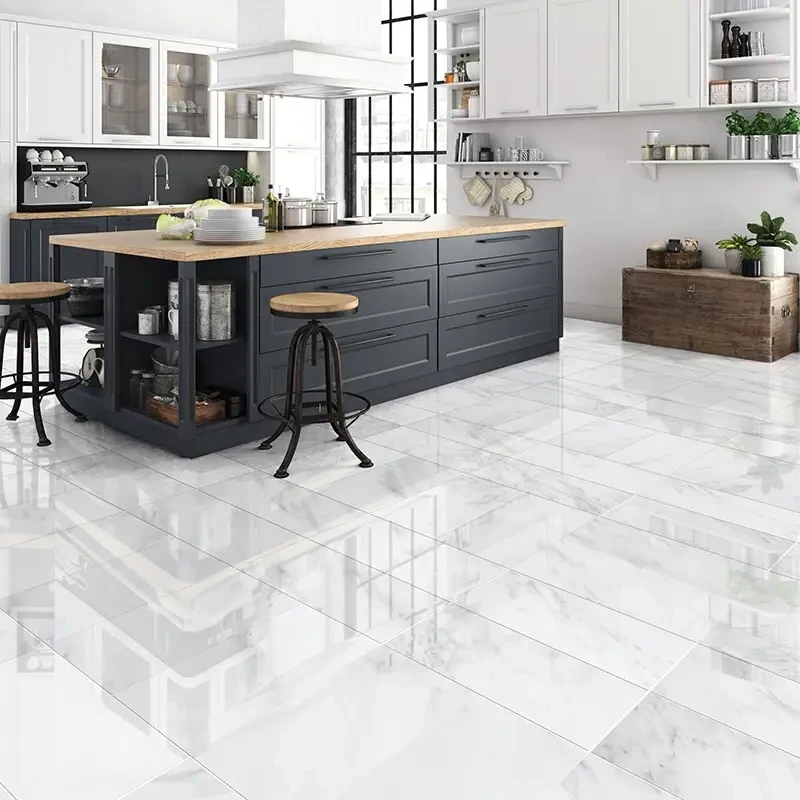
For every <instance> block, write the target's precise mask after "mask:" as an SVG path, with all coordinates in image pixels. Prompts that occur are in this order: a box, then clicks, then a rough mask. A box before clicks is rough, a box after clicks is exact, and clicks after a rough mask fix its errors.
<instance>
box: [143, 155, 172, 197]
mask: <svg viewBox="0 0 800 800" xmlns="http://www.w3.org/2000/svg"><path fill="white" fill-rule="evenodd" d="M162 158H163V159H164V189H165V190H169V161H167V157H166V156H165V155H164V154H163V153H159V154H158V155H157V156H156V160H155V161H154V162H153V199H152V200H150V201H148V203H147V205H149V206H157V205H158V162H159V161H160V160H161V159H162Z"/></svg>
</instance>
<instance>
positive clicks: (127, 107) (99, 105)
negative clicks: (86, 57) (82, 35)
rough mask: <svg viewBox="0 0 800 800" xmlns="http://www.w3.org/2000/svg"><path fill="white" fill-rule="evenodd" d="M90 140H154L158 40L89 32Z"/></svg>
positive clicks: (155, 142) (137, 141)
mask: <svg viewBox="0 0 800 800" xmlns="http://www.w3.org/2000/svg"><path fill="white" fill-rule="evenodd" d="M93 43H94V44H93V47H94V55H93V59H92V67H93V70H94V75H95V78H94V80H93V81H92V85H93V87H94V108H95V113H94V137H93V139H94V141H95V142H108V143H109V144H157V143H158V119H159V115H158V42H157V41H154V40H152V39H140V38H135V37H132V36H115V35H112V34H100V33H95V34H93Z"/></svg>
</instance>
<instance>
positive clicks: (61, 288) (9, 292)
mask: <svg viewBox="0 0 800 800" xmlns="http://www.w3.org/2000/svg"><path fill="white" fill-rule="evenodd" d="M70 291H71V290H70V287H69V286H67V284H66V283H50V282H46V281H41V282H37V281H34V282H31V283H0V303H38V302H42V303H44V302H46V301H49V300H57V299H58V298H59V297H66V296H67V295H68V294H69V293H70Z"/></svg>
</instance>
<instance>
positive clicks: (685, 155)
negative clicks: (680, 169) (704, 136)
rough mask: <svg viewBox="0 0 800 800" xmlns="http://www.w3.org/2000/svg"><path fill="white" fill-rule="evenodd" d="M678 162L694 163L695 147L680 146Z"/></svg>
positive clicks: (688, 145) (689, 145) (690, 145)
mask: <svg viewBox="0 0 800 800" xmlns="http://www.w3.org/2000/svg"><path fill="white" fill-rule="evenodd" d="M678 161H694V145H692V144H679V145H678Z"/></svg>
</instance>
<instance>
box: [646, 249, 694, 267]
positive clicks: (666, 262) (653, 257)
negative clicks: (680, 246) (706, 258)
mask: <svg viewBox="0 0 800 800" xmlns="http://www.w3.org/2000/svg"><path fill="white" fill-rule="evenodd" d="M647 266H648V267H650V269H702V268H703V251H702V250H695V251H694V253H670V252H667V251H666V250H648V251H647Z"/></svg>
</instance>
